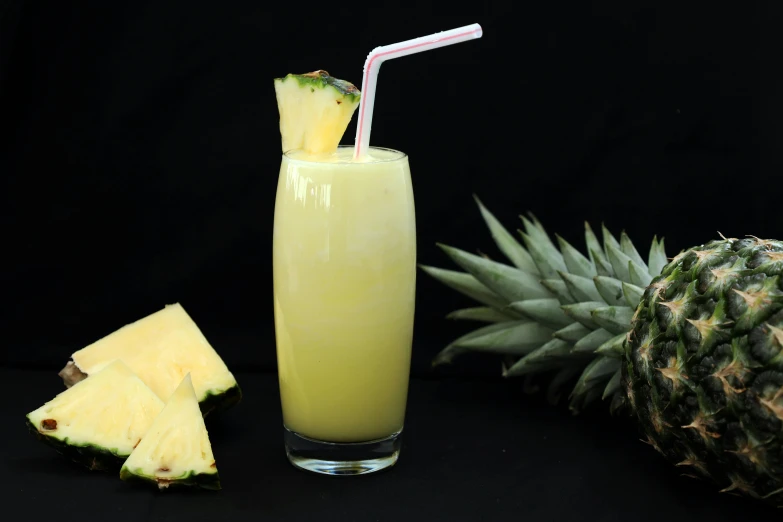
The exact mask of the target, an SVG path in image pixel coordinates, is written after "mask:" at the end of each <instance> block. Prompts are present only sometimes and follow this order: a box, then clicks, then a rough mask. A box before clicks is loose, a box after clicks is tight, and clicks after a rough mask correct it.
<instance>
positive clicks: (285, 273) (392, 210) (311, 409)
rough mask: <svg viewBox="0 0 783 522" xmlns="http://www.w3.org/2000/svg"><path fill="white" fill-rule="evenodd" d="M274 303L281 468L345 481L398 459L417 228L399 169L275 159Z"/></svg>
mask: <svg viewBox="0 0 783 522" xmlns="http://www.w3.org/2000/svg"><path fill="white" fill-rule="evenodd" d="M273 237H274V239H273V259H274V269H273V271H274V303H275V332H276V341H277V361H278V373H279V381H280V395H281V401H282V409H283V424H284V439H285V448H286V453H287V455H288V459H289V460H290V461H291V463H293V464H294V465H295V466H298V467H300V468H303V469H306V470H310V471H315V472H319V473H326V474H333V475H356V474H362V473H368V472H373V471H378V470H381V469H384V468H387V467H389V466H391V465H393V464H394V463H395V462H396V461H397V458H398V456H399V451H400V435H401V433H402V429H403V424H404V417H405V406H406V401H407V394H408V377H409V373H410V359H411V342H412V335H413V314H414V298H415V288H416V225H415V212H414V202H413V190H412V187H411V175H410V167H409V165H408V157H407V156H406V155H405V154H404V153H402V152H399V151H395V150H390V149H384V148H378V147H371V148H370V149H369V153H368V154H367V156H366V158H365V159H362V160H359V161H356V160H354V159H353V147H351V146H342V147H339V148H338V150H337V152H336V153H335V154H329V155H318V156H315V155H308V154H306V153H304V152H302V151H292V152H288V153H285V154H284V155H283V159H282V164H281V167H280V177H279V180H278V187H277V196H276V202H275V218H274V235H273Z"/></svg>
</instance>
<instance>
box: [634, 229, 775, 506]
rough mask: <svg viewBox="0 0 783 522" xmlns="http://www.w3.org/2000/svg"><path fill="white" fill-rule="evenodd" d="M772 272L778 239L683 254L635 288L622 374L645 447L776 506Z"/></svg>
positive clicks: (730, 242)
mask: <svg viewBox="0 0 783 522" xmlns="http://www.w3.org/2000/svg"><path fill="white" fill-rule="evenodd" d="M781 273H783V242H779V241H768V240H758V239H755V238H746V239H739V240H738V239H725V240H719V241H713V242H710V243H707V244H705V245H703V246H699V247H695V248H692V249H690V250H688V251H687V252H685V253H684V254H681V255H680V256H678V257H677V258H675V259H674V261H672V262H671V263H670V264H669V265H667V266H666V267H665V268H664V270H663V272H662V274H661V275H660V276H659V277H657V278H655V279H654V280H653V281H652V284H651V285H650V286H649V287H648V288H647V289H646V290H645V292H644V295H643V297H642V301H641V303H640V305H639V307H638V308H637V311H636V316H635V320H634V321H633V325H632V330H631V332H630V334H629V336H628V341H627V342H626V349H625V357H624V358H625V361H624V365H623V383H624V386H625V389H626V390H627V393H626V395H627V397H628V400H629V402H630V405H631V407H632V410H633V412H634V415H635V417H636V419H637V420H638V424H639V426H640V428H641V430H642V432H643V434H644V437H645V439H646V441H647V442H648V443H649V444H650V445H652V446H653V447H654V448H655V449H656V450H657V451H659V452H660V453H661V454H663V455H664V456H665V457H666V458H667V459H668V460H669V461H670V462H672V463H673V464H676V465H678V466H681V467H682V468H684V469H687V470H688V471H687V473H688V474H690V475H693V476H698V477H702V478H710V479H712V480H713V481H715V482H716V483H717V484H718V485H719V486H720V487H721V488H722V491H725V492H734V493H739V494H745V495H747V496H750V497H754V498H765V499H766V500H768V501H770V502H772V503H774V504H778V505H780V504H783V495H781V493H780V491H781V488H783V311H782V309H783V291H781V283H782V282H783V279H782V278H781ZM699 321H701V322H700V323H699Z"/></svg>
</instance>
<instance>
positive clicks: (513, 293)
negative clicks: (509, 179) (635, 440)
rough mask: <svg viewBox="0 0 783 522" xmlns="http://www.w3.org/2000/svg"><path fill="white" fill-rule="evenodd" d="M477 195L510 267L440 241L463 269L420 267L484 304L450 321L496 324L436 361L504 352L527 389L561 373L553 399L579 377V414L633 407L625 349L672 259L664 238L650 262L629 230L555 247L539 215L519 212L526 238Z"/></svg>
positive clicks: (575, 403) (551, 390) (507, 370)
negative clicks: (604, 402) (601, 403)
mask: <svg viewBox="0 0 783 522" xmlns="http://www.w3.org/2000/svg"><path fill="white" fill-rule="evenodd" d="M474 199H475V201H476V203H477V205H478V207H479V210H480V211H481V215H482V217H483V219H484V222H485V223H486V225H487V227H488V228H489V231H490V234H491V235H492V238H493V240H494V242H495V244H496V245H497V247H498V249H499V250H500V251H501V252H502V253H503V254H504V255H505V256H506V257H507V258H508V260H509V261H510V263H511V264H508V263H503V262H500V261H495V260H492V259H489V258H488V257H486V256H482V255H476V254H471V253H469V252H466V251H464V250H460V249H458V248H454V247H451V246H447V245H443V244H438V246H439V247H440V248H441V249H442V250H443V251H444V252H445V253H446V254H447V255H448V256H449V258H451V260H452V261H453V262H454V263H456V264H457V265H458V266H459V267H460V268H462V269H463V270H464V272H462V271H456V270H447V269H443V268H437V267H433V266H425V265H421V266H420V268H421V269H422V270H423V271H424V272H426V273H427V274H429V275H430V276H431V277H433V278H435V279H436V280H438V281H440V282H441V283H443V284H444V285H446V286H448V287H450V288H452V289H454V290H456V291H457V292H460V293H462V294H464V295H466V296H468V297H470V298H471V299H473V300H475V301H477V302H479V303H480V304H481V305H482V306H479V307H473V308H466V309H462V310H457V311H454V312H452V313H450V314H449V315H448V316H447V317H448V318H450V319H455V320H469V321H477V322H481V323H488V324H486V325H485V326H483V327H480V328H478V329H476V330H474V331H472V332H470V333H468V334H466V335H463V336H461V337H459V338H458V339H455V340H454V341H452V342H451V343H449V345H448V346H446V347H445V348H444V349H443V350H442V351H441V352H440V353H439V354H438V355H437V356H436V357H435V359H434V361H433V365H440V364H445V363H449V362H451V361H452V360H453V359H454V358H455V357H457V356H459V355H460V354H463V353H466V352H489V353H496V354H500V355H503V356H504V362H503V375H504V376H505V377H517V376H524V378H525V379H526V381H528V382H527V383H526V384H527V385H528V386H526V387H530V384H531V381H532V379H533V378H534V377H535V376H536V375H538V374H542V373H554V375H553V377H552V378H551V379H550V381H549V384H548V387H547V398H548V400H549V401H550V402H553V403H554V402H557V401H558V400H559V398H560V396H561V394H562V389H563V388H564V386H566V385H567V384H568V383H570V382H571V381H572V378H576V379H577V380H576V384H575V385H574V386H573V388H572V391H571V393H570V395H569V397H570V408H571V410H572V411H573V412H574V413H578V412H579V411H581V410H582V409H583V408H584V407H585V406H587V405H588V404H590V403H592V402H594V401H595V400H597V399H610V398H611V409H612V411H616V410H618V409H619V408H620V407H621V406H623V405H624V404H625V396H624V394H623V393H622V392H621V390H620V387H621V369H620V368H621V359H622V356H623V353H624V352H623V350H624V348H623V346H624V343H625V339H626V335H627V333H628V332H629V331H630V329H631V323H632V319H633V316H634V310H635V309H636V307H637V306H638V304H639V302H640V300H641V298H642V295H643V293H644V289H645V288H646V287H647V286H648V285H649V284H650V283H651V282H652V281H653V279H654V278H655V277H656V276H658V275H660V274H661V271H662V270H663V268H664V267H665V266H666V265H667V263H668V259H667V257H666V253H665V251H664V241H663V239H661V240H658V239H657V237H655V238H653V240H652V244H651V245H650V249H649V254H648V256H647V260H646V261H645V260H644V259H643V258H642V256H641V255H640V254H639V252H638V251H637V249H636V247H635V246H634V245H633V243H632V242H631V239H630V238H629V237H628V235H627V234H626V233H625V232H624V231H623V232H622V233H621V234H620V238H619V240H618V239H617V238H615V236H614V235H612V233H611V232H610V231H609V230H608V229H607V228H606V227H605V226H604V225H603V224H602V225H601V233H602V241H601V242H599V240H598V238H597V236H596V234H595V233H594V232H593V229H592V228H591V227H590V225H589V223H585V243H586V246H587V256H585V255H583V254H582V253H581V252H580V251H579V250H577V249H576V248H575V247H574V246H572V245H571V244H570V243H568V242H567V241H566V240H565V239H563V238H562V237H560V236H559V235H555V237H556V240H557V246H556V245H555V243H554V242H553V241H552V239H551V238H550V236H549V234H548V233H547V232H546V230H545V229H544V227H543V225H542V224H541V223H540V222H539V221H538V219H536V217H535V216H534V215H533V214H532V213H528V215H527V216H524V215H523V216H520V218H521V220H522V225H523V229H520V230H517V232H518V234H519V236H520V238H521V240H522V241H521V242H520V241H518V240H517V239H516V238H515V237H514V236H513V235H512V234H511V233H509V231H508V230H507V229H506V228H505V227H504V226H503V225H502V224H501V223H500V222H499V221H498V219H497V218H496V217H495V216H494V215H493V214H492V213H491V212H490V211H489V210H488V209H487V208H486V207H485V206H484V205H483V204H482V202H481V201H480V200H479V198H478V197H477V196H474Z"/></svg>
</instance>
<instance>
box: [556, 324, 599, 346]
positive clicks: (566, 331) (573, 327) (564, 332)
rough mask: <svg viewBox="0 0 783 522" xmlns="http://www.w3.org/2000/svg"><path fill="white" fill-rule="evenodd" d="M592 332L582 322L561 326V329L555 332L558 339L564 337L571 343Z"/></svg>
mask: <svg viewBox="0 0 783 522" xmlns="http://www.w3.org/2000/svg"><path fill="white" fill-rule="evenodd" d="M590 332H592V330H590V329H589V328H587V327H585V326H584V325H583V324H581V323H577V322H574V323H571V324H569V325H568V326H566V327H565V328H561V329H560V330H557V331H556V332H555V333H554V334H552V335H554V336H555V337H557V338H558V339H562V340H563V341H568V342H569V343H575V342H577V341H578V340H579V339H581V338H582V337H584V336H585V335H587V334H589V333H590Z"/></svg>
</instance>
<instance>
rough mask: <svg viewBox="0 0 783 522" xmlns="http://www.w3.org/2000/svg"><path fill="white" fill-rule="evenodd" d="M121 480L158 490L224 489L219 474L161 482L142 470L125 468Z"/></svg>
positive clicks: (191, 476) (192, 473) (189, 474)
mask: <svg viewBox="0 0 783 522" xmlns="http://www.w3.org/2000/svg"><path fill="white" fill-rule="evenodd" d="M120 480H123V481H125V482H127V483H128V484H136V485H138V486H149V485H153V484H154V485H155V486H157V487H158V489H168V488H170V487H172V488H201V489H207V490H212V491H219V490H220V489H222V486H221V484H220V476H219V475H218V472H217V471H215V473H194V472H192V471H191V472H190V473H188V474H187V475H184V476H181V477H176V478H174V479H171V480H166V481H161V480H158V479H157V478H155V477H150V476H147V475H145V474H144V471H143V470H141V469H136V470H133V471H131V470H129V469H128V468H125V467H123V468H122V469H121V470H120Z"/></svg>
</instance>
